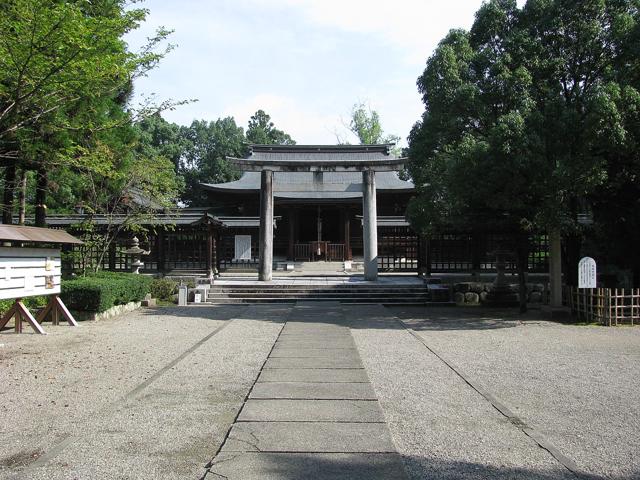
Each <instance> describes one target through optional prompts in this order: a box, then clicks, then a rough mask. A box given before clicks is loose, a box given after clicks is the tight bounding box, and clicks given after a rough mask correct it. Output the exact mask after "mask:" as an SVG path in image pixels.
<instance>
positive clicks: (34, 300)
mask: <svg viewBox="0 0 640 480" xmlns="http://www.w3.org/2000/svg"><path fill="white" fill-rule="evenodd" d="M48 302H49V297H48V296H36V297H25V298H23V299H22V303H24V306H25V307H27V310H29V311H30V312H31V313H33V314H35V311H36V310H38V309H39V308H43V307H45V306H46V305H47V303H48ZM14 303H15V299H12V300H0V315H4V314H5V312H6V311H7V310H9V309H10V308H11V306H12V305H13V304H14Z"/></svg>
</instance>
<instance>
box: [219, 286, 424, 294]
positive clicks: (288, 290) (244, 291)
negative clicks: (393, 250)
mask: <svg viewBox="0 0 640 480" xmlns="http://www.w3.org/2000/svg"><path fill="white" fill-rule="evenodd" d="M387 292H389V293H407V294H411V293H418V294H423V293H424V294H427V293H428V290H427V289H424V288H396V289H364V288H363V289H342V288H340V289H338V288H335V289H334V288H326V289H322V288H279V289H268V288H255V289H240V288H224V289H209V293H210V294H214V293H238V294H251V293H275V294H280V293H291V294H315V293H320V294H323V293H336V294H345V295H351V294H372V295H378V294H381V293H387Z"/></svg>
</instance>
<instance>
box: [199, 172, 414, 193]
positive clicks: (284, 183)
mask: <svg viewBox="0 0 640 480" xmlns="http://www.w3.org/2000/svg"><path fill="white" fill-rule="evenodd" d="M202 186H203V187H204V188H205V189H207V190H211V191H214V192H227V193H258V192H259V191H260V172H245V173H244V174H243V175H242V177H241V178H240V179H239V180H236V181H234V182H227V183H216V184H206V183H205V184H202ZM414 189H415V187H414V185H413V183H411V182H409V181H406V180H402V179H401V178H400V177H399V176H398V174H397V173H396V172H376V190H377V191H378V192H379V193H391V192H397V193H401V192H412V191H413V190H414ZM273 194H274V196H275V197H277V198H299V199H303V198H309V199H324V198H326V199H340V198H359V197H362V174H361V173H360V172H274V173H273Z"/></svg>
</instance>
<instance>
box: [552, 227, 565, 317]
mask: <svg viewBox="0 0 640 480" xmlns="http://www.w3.org/2000/svg"><path fill="white" fill-rule="evenodd" d="M549 281H550V282H551V301H550V306H551V308H560V307H562V237H561V236H560V233H559V232H549Z"/></svg>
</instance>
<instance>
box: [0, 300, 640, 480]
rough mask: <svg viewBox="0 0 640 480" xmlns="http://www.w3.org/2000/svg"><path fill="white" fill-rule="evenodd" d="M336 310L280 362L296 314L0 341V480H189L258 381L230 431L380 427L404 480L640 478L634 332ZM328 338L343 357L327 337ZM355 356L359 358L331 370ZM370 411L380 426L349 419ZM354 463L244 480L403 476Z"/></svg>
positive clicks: (475, 313) (281, 457)
mask: <svg viewBox="0 0 640 480" xmlns="http://www.w3.org/2000/svg"><path fill="white" fill-rule="evenodd" d="M338 308H340V309H341V310H340V314H339V315H334V317H335V318H333V317H332V316H331V315H332V313H336V312H330V311H329V310H327V309H325V311H322V310H319V311H318V312H319V313H317V314H316V316H315V317H314V316H313V315H310V312H307V313H306V314H305V315H304V322H302V323H299V324H297V323H296V322H291V323H290V325H289V327H288V330H287V332H285V333H283V334H282V335H281V337H282V340H283V341H280V342H278V344H275V345H274V343H275V342H276V339H277V338H278V336H279V335H280V333H281V330H282V329H283V325H284V323H285V322H286V321H287V320H290V319H291V315H292V311H295V310H296V308H294V307H293V306H276V305H273V306H268V305H255V306H217V307H212V306H208V307H205V306H203V307H186V308H178V307H175V308H158V309H146V310H140V311H137V312H135V313H133V314H128V315H125V316H122V317H119V318H115V319H111V320H107V321H103V322H85V323H82V324H81V326H80V327H79V328H71V327H68V326H59V327H53V326H51V325H47V331H48V332H49V333H50V334H49V335H47V336H37V335H29V334H25V335H20V336H18V335H14V334H13V333H11V332H3V333H2V334H1V335H0V366H1V368H0V438H1V439H2V443H1V449H0V479H12V480H13V479H16V480H17V479H20V480H22V479H24V480H27V479H28V480H31V479H35V480H37V479H47V480H49V479H53V480H63V479H64V480H72V479H92V478H100V479H119V480H128V479H139V478H162V479H189V478H192V479H197V478H202V476H203V475H204V474H205V472H206V467H205V465H206V464H207V462H210V461H211V460H212V459H213V458H214V456H215V455H216V453H218V451H219V449H220V447H221V445H222V444H223V443H224V440H225V438H226V436H227V433H228V432H229V429H230V428H231V426H232V425H233V424H234V422H235V421H236V420H237V419H238V413H239V412H240V409H241V406H242V405H243V403H245V401H246V400H247V395H248V394H249V392H250V390H251V386H252V385H254V383H255V381H256V378H257V377H258V374H259V373H260V370H261V369H262V368H263V366H264V369H263V371H262V372H263V373H262V376H261V377H260V378H261V381H260V382H258V384H256V385H257V386H256V388H255V391H254V392H253V395H254V398H250V399H249V400H248V401H247V403H246V406H247V410H246V412H245V413H244V415H245V417H243V418H241V419H238V421H239V422H242V421H252V422H255V421H259V420H261V419H262V420H264V417H265V415H266V416H269V417H270V419H272V420H273V422H276V423H278V422H281V423H285V422H291V421H294V422H301V421H303V420H305V419H307V417H308V416H309V415H311V416H318V417H319V418H320V419H321V420H322V421H323V422H325V423H326V422H349V421H353V419H354V418H356V419H358V420H359V422H360V423H362V424H363V426H362V427H361V428H363V429H366V428H372V427H371V426H370V425H367V423H370V422H373V424H375V423H376V422H378V423H380V422H381V421H382V420H384V421H386V423H387V425H388V428H389V431H390V433H391V437H392V440H393V443H394V444H395V449H397V451H398V452H399V453H400V454H401V455H402V460H403V462H404V464H405V466H406V469H407V473H408V474H409V475H410V477H411V478H413V479H416V480H417V479H420V480H423V479H438V480H441V479H444V480H448V479H452V480H453V479H464V480H466V479H469V480H471V479H487V478H491V479H499V480H506V479H532V480H564V479H567V480H568V479H575V478H583V479H586V478H588V479H597V478H610V479H614V480H631V479H639V478H640V455H639V453H640V374H639V373H638V364H639V363H640V362H638V360H640V329H638V328H604V327H581V326H571V325H562V324H557V323H551V322H546V321H542V320H540V318H539V317H538V316H537V313H536V312H532V313H531V314H529V315H527V316H524V317H520V316H518V315H515V314H513V313H512V312H506V313H505V312H500V311H490V310H484V309H460V308H447V309H445V308H442V309H435V308H423V307H394V308H384V307H382V306H375V305H372V306H357V307H353V306H347V305H344V306H341V307H338ZM298 313H299V312H298ZM300 320H303V319H302V318H301V319H300ZM399 320H401V321H402V322H403V323H401V322H400V321H399ZM307 322H311V325H313V322H319V323H322V324H326V326H325V327H322V328H321V329H319V330H318V332H316V331H315V330H313V328H311V327H310V326H309V323H307ZM340 325H342V326H343V327H344V326H345V325H348V326H349V327H350V330H351V335H352V337H353V340H351V339H347V337H346V336H336V335H334V333H335V332H334V330H335V328H336V326H340ZM310 328H311V329H310ZM314 328H315V327H314ZM296 329H297V330H296ZM312 330H313V331H312ZM27 331H28V329H27ZM288 335H289V336H291V335H293V336H291V338H289V340H291V339H293V341H291V342H289V343H287V342H285V341H284V340H287V336H288ZM298 337H299V338H298ZM320 337H326V338H324V339H323V338H320ZM329 340H330V341H331V342H333V343H332V344H331V345H329V344H328V342H329ZM347 340H348V341H347ZM352 342H355V346H356V347H357V353H358V354H359V355H356V353H355V352H350V353H349V352H342V353H341V354H340V355H338V353H340V350H344V349H345V348H347V349H348V348H352V347H351V346H352V345H353V343H352ZM272 347H274V348H273V350H272ZM269 352H272V355H271V356H272V358H270V359H269V360H268V361H267V356H268V355H269ZM338 357H341V358H338ZM358 357H359V358H358ZM265 361H267V363H265ZM360 361H361V364H360V363H358V362H360ZM356 363H358V365H361V366H364V370H362V369H359V368H360V367H358V365H356ZM355 367H358V368H355ZM301 370H304V371H303V372H302V373H301ZM369 380H370V382H371V385H368V381H369ZM341 383H344V385H342V386H340V385H339V384H341ZM305 384H309V385H305ZM311 384H312V385H311ZM336 392H340V393H341V397H340V404H339V405H336V404H335V402H334V403H331V402H332V400H331V399H332V398H334V397H335V395H336ZM276 397H277V398H276ZM376 397H377V398H378V401H379V406H380V407H381V410H379V409H373V410H372V409H371V408H366V409H363V408H362V405H361V404H362V402H365V401H371V400H372V399H374V398H376ZM274 399H275V400H277V401H278V402H279V404H278V405H275V406H274V405H273V404H272V403H273V402H274ZM309 400H310V401H312V402H315V403H310V402H309ZM358 402H360V403H358ZM338 406H339V407H340V408H337V407H338ZM496 406H498V408H496ZM368 407H370V405H368ZM505 412H508V414H507V415H505ZM381 415H383V417H381ZM271 417H272V418H271ZM507 417H510V418H507ZM327 428H328V427H327ZM283 432H285V433H286V430H283ZM327 432H329V429H326V432H325V433H326V434H327V435H328V433H327ZM332 435H333V434H332ZM310 438H312V437H310ZM545 442H546V445H547V446H550V447H553V448H552V450H553V449H557V450H556V451H552V452H549V451H548V450H545V449H544V448H541V447H540V443H545ZM388 447H389V449H391V446H390V445H389V446H388ZM318 448H319V447H318ZM385 451H386V450H385ZM332 452H333V451H332ZM223 453H224V452H223ZM357 455H360V453H358V454H357ZM357 455H356V456H354V455H353V454H346V453H345V454H342V453H341V454H338V453H326V454H322V455H320V454H318V455H316V456H314V457H310V456H306V455H297V454H295V455H294V454H288V453H273V454H268V455H264V456H260V455H257V454H255V453H247V455H246V459H247V462H246V464H245V466H246V468H247V471H246V472H245V473H246V475H248V473H249V472H250V471H259V470H260V469H266V468H271V467H274V468H275V467H278V469H275V470H272V475H273V477H274V478H280V477H282V475H285V474H284V473H282V472H292V471H297V472H312V473H313V472H324V473H323V474H325V475H334V476H335V477H336V478H341V477H340V475H341V474H344V472H346V471H352V472H359V475H360V476H361V477H362V478H363V479H364V478H368V476H369V477H370V476H371V475H373V473H371V472H374V471H381V470H380V469H381V468H382V469H384V468H388V469H389V472H397V471H398V469H397V468H396V466H394V465H393V462H389V461H388V459H387V458H386V457H385V458H382V457H379V456H375V455H374V456H372V455H369V454H366V455H364V456H360V457H357ZM564 457H566V459H567V462H569V463H573V464H575V469H574V470H575V471H577V472H578V473H579V475H576V474H574V473H572V472H571V471H570V470H569V469H567V468H565V466H564V465H563V463H562V458H564ZM381 458H382V460H381ZM559 460H560V461H559ZM376 462H378V463H376ZM565 465H566V462H565ZM278 472H280V473H278ZM242 475H243V473H242V472H240V477H241V478H242ZM278 475H280V476H278ZM301 475H302V473H301ZM207 478H208V477H207ZM247 478H249V477H247ZM284 478H289V477H286V476H285V477H284Z"/></svg>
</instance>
